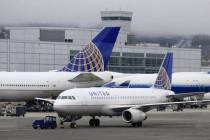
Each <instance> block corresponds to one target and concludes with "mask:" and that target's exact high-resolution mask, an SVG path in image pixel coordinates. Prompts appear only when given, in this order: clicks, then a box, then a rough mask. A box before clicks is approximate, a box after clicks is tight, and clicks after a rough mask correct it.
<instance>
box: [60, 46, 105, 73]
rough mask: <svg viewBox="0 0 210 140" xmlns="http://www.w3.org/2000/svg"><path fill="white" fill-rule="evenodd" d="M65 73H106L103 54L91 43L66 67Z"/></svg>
mask: <svg viewBox="0 0 210 140" xmlns="http://www.w3.org/2000/svg"><path fill="white" fill-rule="evenodd" d="M64 69H65V71H70V72H74V71H85V72H93V71H104V61H103V57H102V54H101V52H100V51H99V49H98V48H97V47H96V45H95V44H94V43H92V42H91V43H89V44H88V45H87V46H86V47H85V48H84V49H83V50H81V51H79V53H77V54H76V55H75V56H74V58H72V59H71V60H70V63H69V64H68V65H67V66H65V68H64Z"/></svg>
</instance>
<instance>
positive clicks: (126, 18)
mask: <svg viewBox="0 0 210 140" xmlns="http://www.w3.org/2000/svg"><path fill="white" fill-rule="evenodd" d="M101 19H102V21H104V20H124V21H131V20H132V18H131V17H120V16H119V17H118V16H115V17H114V16H113V17H101Z"/></svg>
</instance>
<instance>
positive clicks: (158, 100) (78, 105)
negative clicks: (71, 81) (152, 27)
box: [36, 53, 197, 128]
mask: <svg viewBox="0 0 210 140" xmlns="http://www.w3.org/2000/svg"><path fill="white" fill-rule="evenodd" d="M171 57H172V53H168V54H167V55H166V57H165V59H164V61H163V63H162V65H161V67H160V70H159V72H158V75H157V78H156V80H155V83H154V84H153V86H152V87H151V88H107V87H94V88H75V89H70V90H66V91H64V92H62V93H61V94H60V95H59V96H58V97H57V99H56V100H49V99H43V98H36V99H37V100H42V101H47V102H50V103H52V104H53V108H54V110H55V111H56V112H57V113H58V115H59V117H61V118H63V121H64V122H71V123H70V127H71V128H76V127H77V124H76V122H75V121H76V120H79V119H80V118H82V116H91V117H92V119H90V121H89V125H90V126H91V127H98V126H99V125H100V120H99V119H96V116H110V117H112V116H122V119H123V120H124V121H125V122H126V123H131V124H132V126H133V127H141V126H142V122H143V121H144V120H146V119H147V117H148V116H147V114H146V112H148V111H150V110H152V109H153V108H156V107H158V106H161V105H174V104H185V103H194V102H195V101H183V102H168V100H169V98H170V97H171V96H174V95H175V94H174V92H173V91H171V90H170V89H171V74H172V63H171V61H172V60H171ZM196 102H197V101H196ZM63 121H61V124H63Z"/></svg>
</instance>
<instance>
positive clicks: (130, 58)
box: [108, 53, 164, 73]
mask: <svg viewBox="0 0 210 140" xmlns="http://www.w3.org/2000/svg"><path fill="white" fill-rule="evenodd" d="M163 58H164V54H147V53H146V55H144V53H122V56H113V55H112V56H111V58H110V62H109V66H108V70H110V71H115V72H123V73H156V72H158V70H159V67H160V65H161V63H162V60H163Z"/></svg>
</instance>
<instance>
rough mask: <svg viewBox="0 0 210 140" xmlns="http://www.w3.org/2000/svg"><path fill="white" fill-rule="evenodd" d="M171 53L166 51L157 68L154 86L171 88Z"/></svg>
mask: <svg viewBox="0 0 210 140" xmlns="http://www.w3.org/2000/svg"><path fill="white" fill-rule="evenodd" d="M172 65H173V53H167V54H166V56H165V58H164V60H163V63H162V65H161V67H160V69H159V72H158V76H157V79H156V81H155V83H154V85H153V87H154V88H159V89H166V90H170V89H171V80H172Z"/></svg>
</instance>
